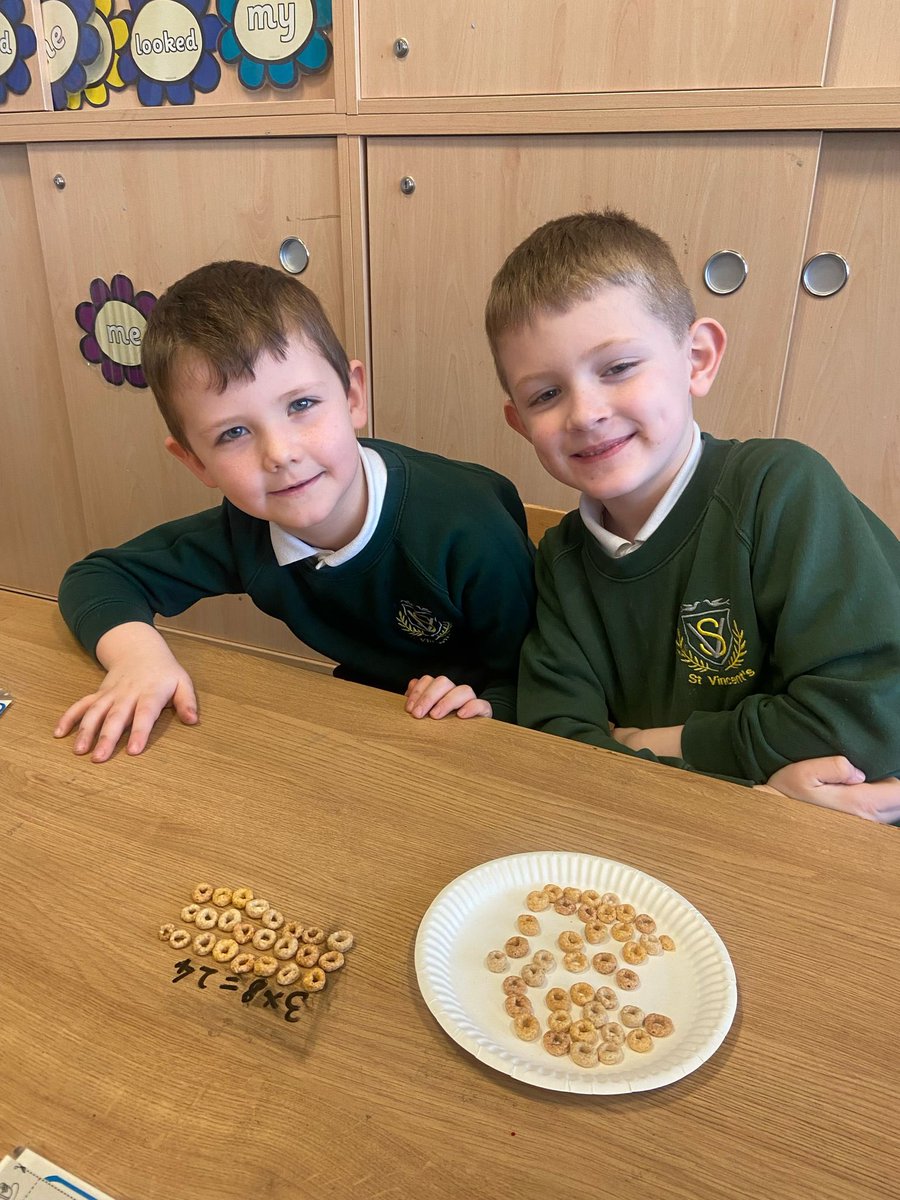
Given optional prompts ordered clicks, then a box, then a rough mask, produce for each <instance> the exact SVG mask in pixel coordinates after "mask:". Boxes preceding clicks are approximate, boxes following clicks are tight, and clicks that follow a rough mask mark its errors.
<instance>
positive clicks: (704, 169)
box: [368, 133, 819, 506]
mask: <svg viewBox="0 0 900 1200" xmlns="http://www.w3.org/2000/svg"><path fill="white" fill-rule="evenodd" d="M818 140H819V139H818V135H817V134H780V133H779V134H735V135H732V134H722V135H695V134H690V135H688V134H684V135H681V134H679V135H665V136H657V135H635V136H618V135H617V136H590V137H580V136H579V137H540V138H538V137H521V138H512V137H510V138H471V139H467V140H462V139H451V138H446V139H425V138H423V139H400V138H397V139H383V140H382V139H378V140H375V141H372V142H370V143H369V147H368V178H369V212H370V251H371V298H372V357H373V364H374V383H373V394H374V408H373V412H374V423H375V432H376V433H377V434H378V435H379V436H381V437H386V438H392V439H396V440H397V441H401V442H409V443H411V444H412V445H415V446H419V447H423V448H426V449H429V450H434V451H438V452H439V453H442V454H446V455H449V456H450V457H454V458H462V459H472V460H476V461H480V462H484V463H487V464H488V465H490V466H492V467H494V468H496V469H497V470H499V471H502V472H503V473H504V474H506V475H509V476H510V477H511V478H512V479H514V480H515V482H516V483H517V485H518V486H519V488H520V490H521V492H522V495H523V497H524V498H525V499H526V500H529V501H531V502H534V503H541V504H548V505H552V506H560V505H564V504H567V503H570V501H571V499H572V496H571V493H569V492H568V491H567V490H566V489H563V488H562V487H561V485H558V484H556V483H554V481H553V480H551V479H549V478H548V477H547V476H546V475H545V474H544V472H543V470H542V469H541V468H540V466H539V465H538V463H537V461H536V460H535V458H534V454H533V452H532V451H531V450H530V448H529V447H528V446H527V445H526V443H525V442H524V441H522V439H521V438H518V437H516V435H515V434H513V433H512V432H511V431H510V430H509V429H508V428H507V427H506V425H505V422H504V420H503V415H502V403H503V395H502V392H501V390H500V387H499V384H498V383H497V381H496V377H495V375H494V368H493V363H492V361H491V356H490V352H489V350H488V347H487V342H486V340H485V336H484V331H483V314H484V302H485V300H486V298H487V294H488V289H489V287H490V282H491V279H492V277H493V275H494V273H495V271H496V270H497V269H498V267H499V266H500V264H501V262H502V261H503V259H504V257H505V256H506V255H507V254H508V253H509V251H510V250H511V249H512V248H513V247H514V246H515V245H516V244H517V243H518V242H519V241H521V239H522V238H523V237H525V236H526V235H527V234H528V233H529V232H530V231H531V230H532V229H534V228H535V227H536V226H538V225H539V224H541V223H542V222H543V221H546V220H549V219H550V218H551V217H557V216H562V215H563V214H565V213H568V212H572V211H575V210H583V209H589V208H603V207H605V206H607V205H609V206H612V207H615V208H621V209H624V210H625V211H626V212H628V213H629V214H630V215H632V216H634V217H636V218H637V219H638V220H640V221H643V222H644V223H645V224H647V225H649V226H651V228H654V229H656V230H658V231H659V232H660V233H661V234H662V235H663V237H665V238H666V239H667V241H668V242H669V243H670V244H671V246H672V249H673V251H674V254H675V257H676V259H677V261H678V263H679V265H680V266H681V268H682V270H683V272H684V275H685V278H686V279H687V281H688V284H689V286H690V287H691V289H692V291H693V293H694V298H695V301H696V304H697V308H698V311H699V312H700V313H701V314H703V315H708V316H713V317H716V318H717V319H718V320H720V321H721V322H722V323H723V325H724V326H725V328H726V329H727V330H728V331H729V333H730V336H731V341H730V344H729V348H728V352H727V354H726V356H725V362H724V364H723V368H722V371H721V373H720V375H719V379H718V380H717V382H716V385H715V387H714V389H713V392H712V394H711V395H710V396H709V397H708V398H707V399H706V400H704V401H702V402H701V403H700V404H698V406H697V418H698V420H699V422H700V424H701V426H702V427H703V428H705V429H708V430H710V431H711V432H714V433H717V434H722V435H726V436H730V437H752V436H759V435H764V436H770V435H771V434H772V432H773V430H774V424H775V413H776V410H777V403H778V396H779V392H780V388H781V380H782V375H783V371H784V362H785V354H786V347H787V341H788V333H789V329H790V321H791V313H792V311H793V306H794V299H795V292H796V281H797V273H798V270H799V267H800V261H801V255H802V250H803V238H804V233H805V229H806V222H807V218H808V212H809V204H810V197H811V194H812V184H813V178H814V172H815V164H816V150H817V147H818ZM404 177H409V178H411V179H414V180H415V190H414V191H413V192H412V193H411V194H404V192H403V191H401V187H400V183H401V179H403V178H404ZM726 249H727V250H737V251H739V252H740V253H741V254H742V255H743V257H744V258H745V259H746V261H747V263H748V265H749V274H748V277H747V280H746V282H745V283H744V285H743V286H742V287H741V288H740V289H739V290H738V291H736V292H735V293H733V294H732V295H728V296H722V295H712V294H711V293H709V292H708V291H707V290H706V289H705V287H704V284H703V267H704V264H705V262H706V260H707V259H708V258H709V257H710V255H712V254H713V253H714V252H716V251H720V250H726Z"/></svg>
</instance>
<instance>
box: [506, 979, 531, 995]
mask: <svg viewBox="0 0 900 1200" xmlns="http://www.w3.org/2000/svg"><path fill="white" fill-rule="evenodd" d="M502 987H503V992H504V994H505V995H507V996H524V995H525V993H526V992H527V991H528V985H527V984H526V982H525V980H524V979H523V978H522V976H521V975H507V977H506V978H505V979H504V980H503V984H502Z"/></svg>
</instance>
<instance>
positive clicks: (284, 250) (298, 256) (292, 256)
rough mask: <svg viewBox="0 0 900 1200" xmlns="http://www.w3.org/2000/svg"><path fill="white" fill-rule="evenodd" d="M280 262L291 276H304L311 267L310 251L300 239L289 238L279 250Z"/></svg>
mask: <svg viewBox="0 0 900 1200" xmlns="http://www.w3.org/2000/svg"><path fill="white" fill-rule="evenodd" d="M278 261H279V262H280V263H281V265H282V266H283V267H284V269H285V270H286V271H287V272H288V273H289V274H290V275H302V274H303V272H304V271H305V270H306V268H307V267H308V266H309V251H308V250H307V248H306V246H305V245H304V244H303V242H301V241H300V239H299V238H298V237H287V238H285V239H284V241H283V242H282V243H281V246H280V247H279V249H278Z"/></svg>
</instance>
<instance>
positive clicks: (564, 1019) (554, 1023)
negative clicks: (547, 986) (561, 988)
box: [547, 1008, 572, 1033]
mask: <svg viewBox="0 0 900 1200" xmlns="http://www.w3.org/2000/svg"><path fill="white" fill-rule="evenodd" d="M571 1027H572V1018H571V1017H570V1016H569V1014H568V1013H567V1012H566V1010H565V1009H564V1008H557V1009H556V1010H555V1011H554V1012H551V1013H548V1014H547V1028H548V1029H552V1030H553V1032H554V1033H568V1032H569V1030H570V1029H571Z"/></svg>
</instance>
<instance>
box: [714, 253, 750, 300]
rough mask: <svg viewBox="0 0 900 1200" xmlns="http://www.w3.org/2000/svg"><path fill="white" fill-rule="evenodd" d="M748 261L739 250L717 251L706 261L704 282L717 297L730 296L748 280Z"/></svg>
mask: <svg viewBox="0 0 900 1200" xmlns="http://www.w3.org/2000/svg"><path fill="white" fill-rule="evenodd" d="M747 270H748V268H747V260H746V259H745V258H744V256H743V254H738V252H737V250H717V251H716V253H715V254H711V255H710V257H709V258H708V259H707V260H706V266H705V267H704V268H703V282H704V283H705V284H706V286H707V287H708V288H709V290H710V291H711V292H715V294H716V295H717V296H730V295H731V293H732V292H736V291H737V290H738V288H739V287H741V286H742V285H743V282H744V280H745V279H746V278H747Z"/></svg>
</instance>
